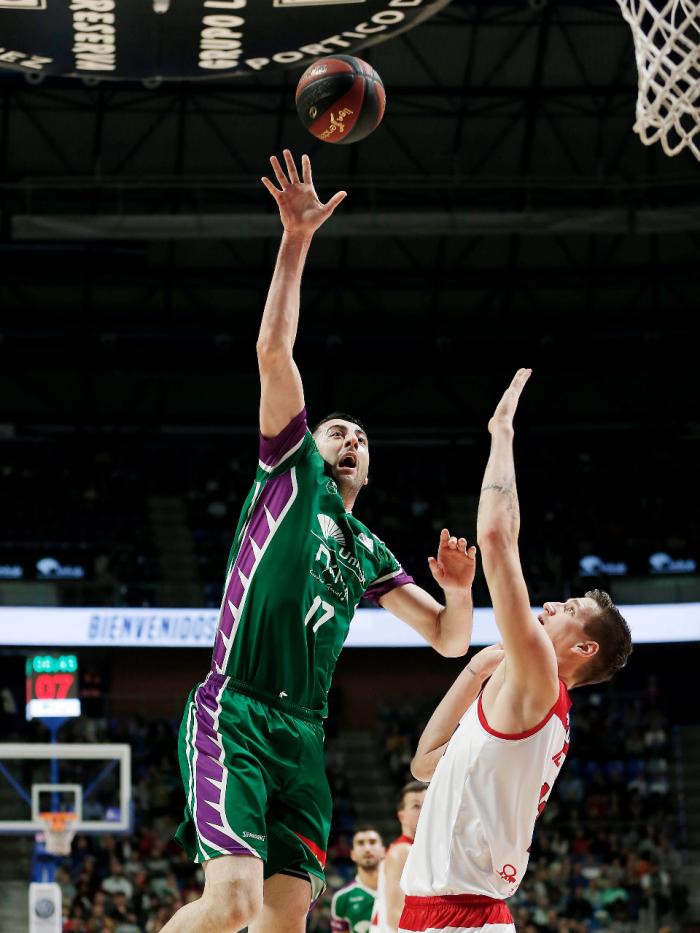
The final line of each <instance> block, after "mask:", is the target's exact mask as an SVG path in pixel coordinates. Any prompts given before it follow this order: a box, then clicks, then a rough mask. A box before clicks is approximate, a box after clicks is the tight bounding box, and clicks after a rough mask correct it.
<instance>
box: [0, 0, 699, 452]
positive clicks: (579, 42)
mask: <svg viewBox="0 0 700 933" xmlns="http://www.w3.org/2000/svg"><path fill="white" fill-rule="evenodd" d="M179 2H183V0H179ZM0 25H1V23H0ZM0 44H1V43H0ZM365 57H366V58H367V59H368V60H369V61H370V62H371V63H372V65H373V66H374V67H375V68H376V69H377V70H378V71H379V72H380V74H381V75H382V77H383V79H384V83H385V86H386V88H387V95H388V101H389V104H388V111H387V115H386V118H385V120H384V123H383V125H382V126H381V127H380V129H379V130H378V131H376V132H375V133H374V135H373V136H371V137H370V138H369V139H368V140H366V141H364V142H363V143H360V144H357V145H354V146H348V147H332V146H329V145H324V144H322V143H317V142H315V141H314V140H313V139H312V138H311V137H310V136H308V135H307V134H306V133H305V131H304V130H303V129H302V127H301V125H300V123H299V121H298V119H297V116H296V112H295V109H294V99H293V98H294V94H293V92H294V86H295V83H296V81H297V79H298V77H299V74H300V72H301V70H302V67H303V65H300V66H299V67H296V68H291V69H287V70H279V71H276V72H270V73H267V72H265V73H261V74H258V75H255V76H253V77H248V76H241V77H237V78H227V79H225V80H224V79H218V78H214V79H210V80H208V81H206V82H202V81H199V82H197V81H178V82H162V83H158V82H157V81H155V82H154V81H149V82H147V83H148V85H149V86H145V85H144V84H143V83H142V82H128V83H115V82H109V81H103V82H97V83H96V82H94V81H92V80H90V81H89V82H85V81H81V80H76V79H68V78H56V77H47V78H45V79H44V80H43V81H41V82H40V83H30V81H28V80H27V79H26V78H25V77H24V76H23V75H20V74H17V73H14V72H10V71H5V72H3V73H2V74H1V76H0V94H1V95H2V103H1V105H0V106H1V112H0V176H1V179H2V189H1V203H0V210H1V225H2V226H1V233H2V238H1V243H0V255H1V256H2V276H1V277H0V307H1V308H2V312H1V315H0V364H1V365H0V420H3V421H5V422H10V423H13V424H18V425H22V424H29V423H38V422H41V423H47V424H48V423H61V422H64V423H84V424H86V425H90V424H98V425H99V424H106V423H118V424H125V423H129V424H143V423H149V424H156V423H169V424H198V425H203V424H210V425H213V424H219V425H236V424H238V425H241V424H250V423H252V421H253V420H254V412H255V394H256V373H255V359H254V341H255V334H256V329H257V324H258V320H259V315H260V313H261V309H262V305H263V302H264V298H265V293H266V288H267V284H268V281H269V276H270V273H271V269H272V265H273V262H274V254H275V248H276V239H275V238H276V235H277V234H276V230H277V221H276V218H275V211H274V209H273V208H274V205H273V204H272V202H271V200H270V199H269V196H268V195H267V194H266V192H265V191H264V189H263V188H262V186H261V185H260V182H259V177H260V175H261V174H263V173H265V172H266V171H267V158H268V155H269V154H270V153H272V152H279V151H280V150H281V148H282V147H283V146H289V147H290V148H292V149H293V150H294V151H295V152H297V153H301V152H302V151H308V152H309V153H310V154H311V157H312V160H313V164H314V173H315V179H316V183H317V187H318V189H319V191H320V193H321V196H329V195H330V194H332V193H333V192H334V191H335V190H336V189H337V188H340V187H344V188H347V190H348V191H349V193H350V197H349V198H348V199H347V201H346V202H345V203H344V204H343V206H342V208H341V210H340V211H339V214H338V216H337V218H335V219H334V220H333V221H332V222H331V223H329V224H328V226H327V228H326V229H325V230H324V231H323V233H324V235H323V236H322V237H321V236H319V238H318V240H317V242H316V243H315V244H314V247H313V250H312V253H311V257H310V260H309V266H308V271H307V274H306V277H305V282H304V295H303V313H302V325H301V333H300V339H299V345H298V355H299V358H300V361H301V365H302V368H303V371H304V375H305V378H306V382H307V386H308V390H309V391H308V394H309V396H310V397H311V399H312V405H313V407H314V408H316V407H323V408H324V409H325V408H327V407H328V404H329V403H330V404H341V403H342V404H343V405H344V406H345V407H348V408H352V409H353V410H354V409H355V408H359V409H360V410H361V411H363V412H368V413H369V414H368V417H369V418H370V419H371V420H373V421H374V422H375V423H379V424H380V425H389V424H393V425H399V426H400V427H401V426H402V427H403V429H404V430H408V429H409V428H411V427H412V426H415V425H423V426H429V427H430V428H431V429H434V430H435V431H436V432H441V431H447V432H450V431H453V430H460V431H461V430H463V428H464V425H465V424H470V425H473V424H474V423H475V419H479V420H480V419H481V416H482V414H483V411H484V410H485V409H484V406H485V405H487V404H490V402H491V400H492V398H493V397H494V393H495V391H496V386H499V387H500V385H501V383H502V381H503V378H504V376H505V374H507V373H509V372H510V371H511V370H512V369H513V367H515V366H519V365H531V366H533V367H534V368H535V369H536V370H537V371H538V372H539V373H541V379H542V381H541V382H540V388H539V390H538V392H537V393H536V394H535V402H534V403H533V404H535V417H537V418H539V419H540V420H541V421H542V422H546V423H548V424H550V425H551V426H552V427H555V428H556V429H557V430H571V429H578V428H580V427H581V426H585V425H590V424H598V425H600V424H604V425H607V426H608V427H609V428H610V429H612V430H619V429H620V428H624V427H625V426H636V427H639V426H640V425H650V426H653V425H659V424H662V425H666V426H672V428H673V430H678V431H680V432H686V433H687V434H688V436H689V437H695V438H697V433H698V422H699V421H700V417H699V416H698V401H699V400H700V399H699V396H700V390H699V389H698V380H697V378H696V375H695V368H696V363H697V347H698V330H699V328H698V323H697V312H698V308H699V307H700V286H699V284H698V275H697V269H698V264H699V262H700V172H699V171H698V163H697V161H696V160H694V159H693V158H692V156H691V155H689V154H687V153H683V154H680V155H678V156H677V157H675V158H669V157H667V156H665V155H664V154H663V152H662V151H661V149H660V148H659V147H649V148H647V147H644V146H643V145H642V144H641V143H640V141H639V139H638V137H637V136H636V135H635V134H634V133H633V131H632V124H633V122H634V103H635V97H636V86H637V82H636V69H635V63H634V54H633V46H632V39H631V34H630V31H629V28H628V27H627V25H626V24H625V23H624V21H623V20H622V18H621V16H620V13H619V10H618V8H617V5H616V4H615V3H614V2H613V0H610V2H594V0H589V2H585V0H581V2H575V0H572V2H564V0H531V2H529V3H527V2H511V3H499V2H488V3H470V2H463V0H453V2H452V3H450V4H449V5H448V6H446V7H445V8H443V9H442V10H441V11H439V12H438V13H436V14H435V15H434V16H433V17H432V18H430V19H428V20H427V21H426V22H424V23H422V24H421V25H418V26H416V28H414V29H411V30H410V31H407V32H404V33H403V34H401V35H398V36H396V37H394V38H392V39H391V40H390V41H387V42H384V43H381V44H376V45H374V46H372V47H371V48H369V49H367V50H366V53H365ZM33 80H34V82H36V79H33ZM154 85H155V86H154Z"/></svg>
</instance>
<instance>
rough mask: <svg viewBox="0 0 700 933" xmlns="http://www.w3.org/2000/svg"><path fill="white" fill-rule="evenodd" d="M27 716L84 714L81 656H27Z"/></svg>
mask: <svg viewBox="0 0 700 933" xmlns="http://www.w3.org/2000/svg"><path fill="white" fill-rule="evenodd" d="M26 683H27V719H36V718H37V717H39V718H43V717H54V716H58V717H64V716H79V715H80V700H79V699H78V659H77V657H76V656H75V655H74V654H62V655H53V654H37V655H33V656H31V657H28V658H27V681H26Z"/></svg>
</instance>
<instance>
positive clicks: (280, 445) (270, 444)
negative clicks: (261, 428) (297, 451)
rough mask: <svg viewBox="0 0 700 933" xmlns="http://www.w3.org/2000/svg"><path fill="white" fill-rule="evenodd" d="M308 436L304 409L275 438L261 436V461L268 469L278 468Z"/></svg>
mask: <svg viewBox="0 0 700 933" xmlns="http://www.w3.org/2000/svg"><path fill="white" fill-rule="evenodd" d="M305 434H306V409H305V408H302V410H301V411H300V412H299V414H298V415H296V416H295V417H294V418H292V420H291V421H290V422H289V424H288V425H287V427H286V428H283V430H282V431H280V433H279V434H277V435H276V436H275V437H263V435H262V434H261V435H260V459H261V460H262V462H263V463H264V464H265V466H267V467H274V466H276V465H277V464H278V463H279V461H280V460H281V459H282V457H284V455H285V454H286V453H287V451H288V450H290V449H291V448H292V447H294V445H295V444H298V443H299V441H300V440H301V439H302V438H303V436H304V435H305Z"/></svg>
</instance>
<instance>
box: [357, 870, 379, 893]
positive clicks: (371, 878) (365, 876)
mask: <svg viewBox="0 0 700 933" xmlns="http://www.w3.org/2000/svg"><path fill="white" fill-rule="evenodd" d="M378 870H379V869H378V868H360V867H358V869H357V880H358V881H359V882H360V884H361V885H362V886H363V887H364V888H370V889H371V890H372V891H376V890H377V873H378Z"/></svg>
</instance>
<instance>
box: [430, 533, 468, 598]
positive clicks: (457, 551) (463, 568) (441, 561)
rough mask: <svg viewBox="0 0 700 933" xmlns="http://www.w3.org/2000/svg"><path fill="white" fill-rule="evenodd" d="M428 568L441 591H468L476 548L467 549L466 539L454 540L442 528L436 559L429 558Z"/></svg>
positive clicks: (452, 536)
mask: <svg viewBox="0 0 700 933" xmlns="http://www.w3.org/2000/svg"><path fill="white" fill-rule="evenodd" d="M428 566H429V567H430V572H431V573H432V575H433V579H434V580H435V582H436V583H439V584H440V586H441V587H442V588H443V590H464V589H468V588H469V587H470V586H471V585H472V583H473V582H474V574H475V572H476V548H475V547H474V546H473V545H472V547H467V541H466V538H455V537H454V535H450V533H449V531H448V530H447V528H443V529H442V531H441V532H440V543H439V545H438V552H437V557H429V558H428Z"/></svg>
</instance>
